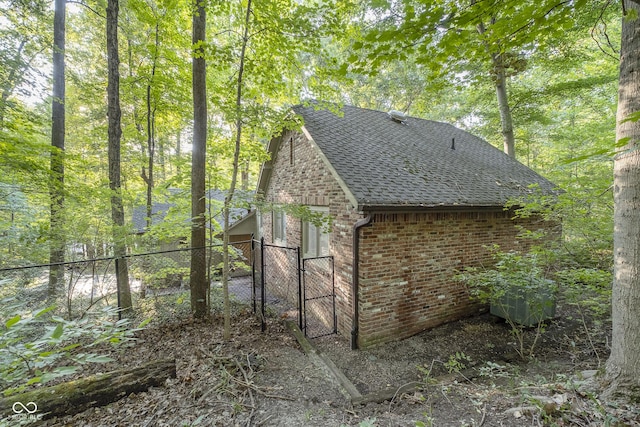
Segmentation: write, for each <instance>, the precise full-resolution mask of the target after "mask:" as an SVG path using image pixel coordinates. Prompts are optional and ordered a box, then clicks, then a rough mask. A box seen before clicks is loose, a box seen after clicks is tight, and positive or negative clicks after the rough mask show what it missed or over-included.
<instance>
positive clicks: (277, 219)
mask: <svg viewBox="0 0 640 427" xmlns="http://www.w3.org/2000/svg"><path fill="white" fill-rule="evenodd" d="M273 243H275V244H278V245H283V246H284V245H286V244H287V214H286V213H284V212H282V211H273Z"/></svg>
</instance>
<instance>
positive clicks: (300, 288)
mask: <svg viewBox="0 0 640 427" xmlns="http://www.w3.org/2000/svg"><path fill="white" fill-rule="evenodd" d="M296 255H297V257H298V326H299V327H300V330H301V331H302V330H304V329H303V328H302V315H303V313H304V308H305V307H304V297H303V291H304V289H303V286H302V275H303V274H304V273H303V271H304V264H303V265H302V267H301V266H300V262H301V261H300V260H301V258H300V246H298V247H297V248H296ZM304 326H305V328H306V326H307V325H306V322H305V325H304ZM306 334H307V332H306V330H305V335H306Z"/></svg>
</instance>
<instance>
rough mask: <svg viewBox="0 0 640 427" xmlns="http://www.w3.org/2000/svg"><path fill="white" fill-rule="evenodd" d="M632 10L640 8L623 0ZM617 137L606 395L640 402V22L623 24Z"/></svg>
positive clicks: (628, 21) (634, 20) (636, 19)
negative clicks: (619, 144) (639, 118)
mask: <svg viewBox="0 0 640 427" xmlns="http://www.w3.org/2000/svg"><path fill="white" fill-rule="evenodd" d="M624 4H625V5H626V8H627V11H629V10H635V11H636V12H637V13H638V14H640V6H639V5H638V4H636V3H634V2H631V1H624ZM618 85H619V89H618V115H617V123H618V124H617V129H616V139H617V140H618V141H619V142H620V141H627V144H626V145H625V146H624V148H622V149H621V150H620V151H619V152H618V153H617V155H616V157H615V159H614V170H613V173H614V176H613V182H614V219H613V220H614V231H613V250H614V252H613V256H614V273H615V274H614V279H613V295H612V340H611V355H610V356H609V360H608V361H607V369H606V371H607V375H606V380H607V383H608V384H607V390H606V393H605V395H607V396H616V395H629V396H632V397H633V398H634V400H635V401H638V400H640V151H638V147H639V145H640V144H639V142H640V121H625V119H627V118H628V117H629V115H630V114H633V113H637V112H639V111H640V20H639V19H638V18H635V19H623V20H622V44H621V49H620V79H619V83H618Z"/></svg>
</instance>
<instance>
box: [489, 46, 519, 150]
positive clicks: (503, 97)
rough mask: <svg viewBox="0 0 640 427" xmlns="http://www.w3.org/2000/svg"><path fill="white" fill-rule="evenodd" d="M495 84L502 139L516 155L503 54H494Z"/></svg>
mask: <svg viewBox="0 0 640 427" xmlns="http://www.w3.org/2000/svg"><path fill="white" fill-rule="evenodd" d="M492 60H493V70H494V76H493V77H494V79H495V80H494V85H495V88H496V96H497V98H498V110H499V111H500V123H501V125H502V139H503V140H504V152H505V153H506V154H507V155H509V156H510V157H513V158H514V159H515V157H516V148H515V136H514V134H513V119H512V116H511V107H509V97H508V95H507V76H506V72H505V65H504V61H503V57H502V55H493V57H492Z"/></svg>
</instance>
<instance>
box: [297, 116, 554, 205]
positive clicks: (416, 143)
mask: <svg viewBox="0 0 640 427" xmlns="http://www.w3.org/2000/svg"><path fill="white" fill-rule="evenodd" d="M294 111H295V112H296V113H297V114H299V115H300V116H302V118H303V119H304V127H305V128H306V129H307V131H308V132H309V134H310V135H311V136H312V138H313V140H314V142H315V143H316V144H317V146H318V147H319V148H320V150H322V152H323V153H324V155H325V156H326V157H327V159H328V160H329V162H330V163H331V165H332V167H333V168H334V169H335V171H336V173H337V174H338V175H339V176H340V178H341V179H342V180H343V181H344V183H345V184H346V186H347V187H348V188H349V190H350V192H351V193H352V194H353V196H354V197H355V198H356V200H357V201H358V204H359V205H360V207H370V208H375V207H385V206H388V207H403V206H404V207H418V206H424V207H434V206H503V205H504V203H505V202H506V201H507V200H508V199H510V198H513V197H518V196H521V195H523V194H525V193H527V192H529V191H531V190H530V189H529V186H530V185H531V184H538V185H539V187H540V189H541V190H542V191H543V192H544V193H551V192H552V191H553V189H554V187H555V186H554V184H553V183H551V182H550V181H548V180H547V179H545V178H544V177H542V176H541V175H539V174H537V173H536V172H534V171H533V170H531V169H529V168H528V167H526V166H524V165H523V164H521V163H520V162H518V161H516V160H514V159H512V158H510V157H509V156H507V155H506V154H504V153H503V152H502V151H500V150H498V149H497V148H495V147H493V146H492V145H490V144H489V143H488V142H486V141H484V140H482V139H481V138H478V137H476V136H474V135H472V134H470V133H469V132H466V131H463V130H461V129H458V128H456V127H455V126H452V125H450V124H447V123H441V122H435V121H431V120H424V119H418V118H414V117H408V118H407V119H406V120H405V121H404V122H403V123H400V122H397V121H394V120H392V119H391V118H390V117H389V115H388V114H387V113H386V112H380V111H374V110H367V109H362V108H356V107H352V106H344V107H343V108H342V112H343V113H344V115H343V116H337V115H335V114H333V113H332V112H330V111H328V110H316V109H314V107H312V106H309V107H303V106H297V107H294ZM452 140H455V149H452V148H451V146H452Z"/></svg>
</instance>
